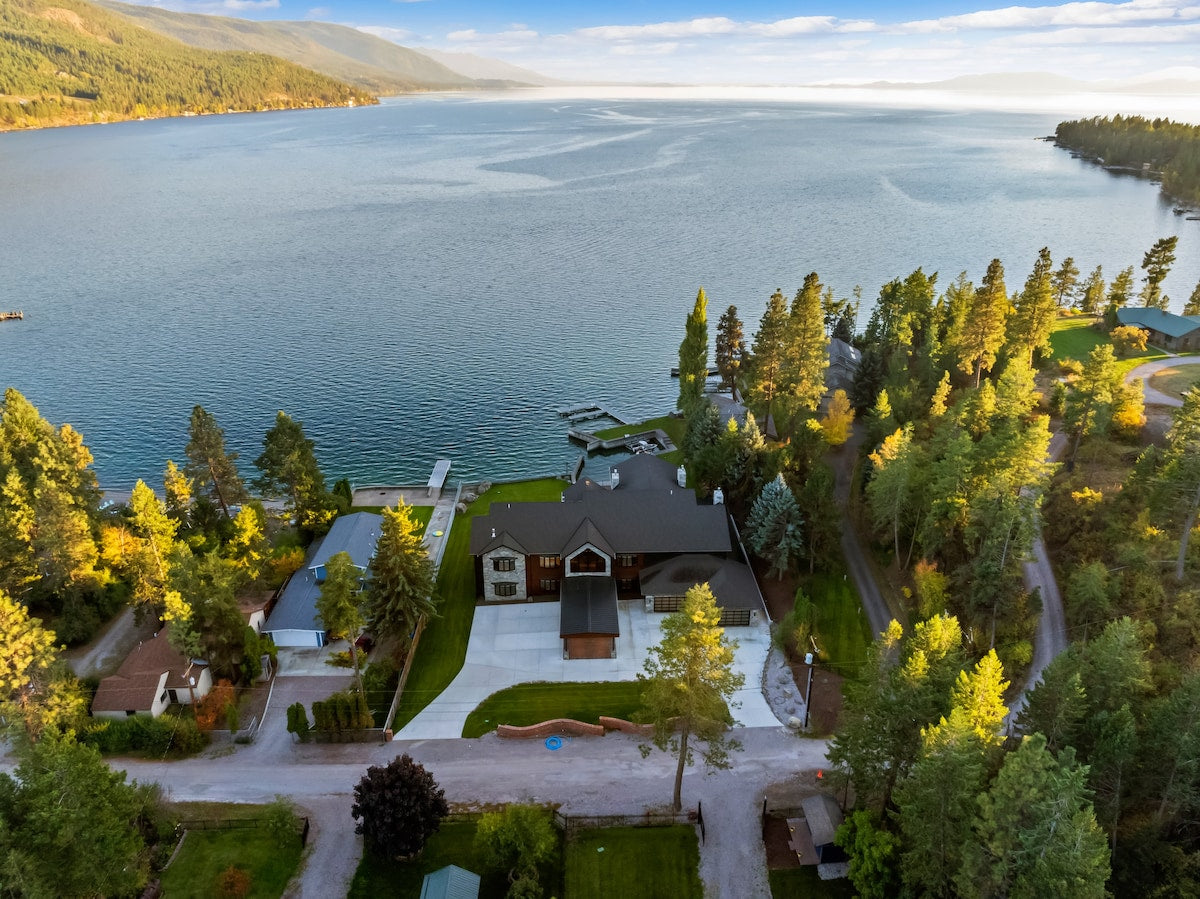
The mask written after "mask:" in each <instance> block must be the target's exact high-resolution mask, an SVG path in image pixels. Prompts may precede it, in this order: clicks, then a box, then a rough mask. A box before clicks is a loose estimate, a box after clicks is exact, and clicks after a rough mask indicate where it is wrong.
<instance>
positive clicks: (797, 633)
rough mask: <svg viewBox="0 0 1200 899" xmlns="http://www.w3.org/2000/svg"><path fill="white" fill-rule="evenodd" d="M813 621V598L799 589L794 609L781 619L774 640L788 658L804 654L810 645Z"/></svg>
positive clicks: (773, 636)
mask: <svg viewBox="0 0 1200 899" xmlns="http://www.w3.org/2000/svg"><path fill="white" fill-rule="evenodd" d="M812 622H813V605H812V600H810V599H809V598H808V595H807V594H806V593H805V592H804V591H803V590H797V591H796V599H795V601H794V602H793V604H792V610H791V611H790V612H788V613H787V614H786V615H784V616H783V617H782V618H780V619H779V623H778V624H777V625H775V633H774V634H773V635H772V640H774V642H775V645H776V646H778V647H779V648H780V649H781V650H783V652H784V654H785V655H787V657H788V658H790V659H796V658H800V657H802V656H803V655H804V647H805V646H807V645H808V638H809V635H810V634H812Z"/></svg>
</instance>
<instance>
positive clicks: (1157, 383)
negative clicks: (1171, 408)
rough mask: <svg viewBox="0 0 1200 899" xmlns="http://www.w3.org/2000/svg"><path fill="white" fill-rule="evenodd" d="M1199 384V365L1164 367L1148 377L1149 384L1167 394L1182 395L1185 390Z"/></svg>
mask: <svg viewBox="0 0 1200 899" xmlns="http://www.w3.org/2000/svg"><path fill="white" fill-rule="evenodd" d="M1197 384H1200V365H1180V366H1179V367H1177V368H1164V369H1163V370H1162V371H1160V372H1158V373H1157V374H1155V375H1153V376H1152V377H1151V378H1150V382H1149V386H1151V387H1153V388H1154V389H1155V390H1160V391H1162V392H1163V393H1165V394H1167V395H1168V396H1175V397H1182V396H1183V393H1184V391H1185V390H1190V389H1191V388H1192V387H1195V386H1196V385H1197Z"/></svg>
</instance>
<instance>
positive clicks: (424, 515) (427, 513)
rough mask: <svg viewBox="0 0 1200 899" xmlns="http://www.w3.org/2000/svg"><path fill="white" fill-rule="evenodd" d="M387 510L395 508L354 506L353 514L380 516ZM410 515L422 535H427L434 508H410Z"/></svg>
mask: <svg viewBox="0 0 1200 899" xmlns="http://www.w3.org/2000/svg"><path fill="white" fill-rule="evenodd" d="M385 508H395V507H394V506H393V507H389V506H354V507H353V508H352V509H351V510H350V511H351V512H374V513H375V514H376V515H378V514H380V513H381V512H382V511H383V510H384V509H385ZM408 509H409V514H410V515H411V516H412V520H413V521H415V522H417V524H419V525H421V533H422V534H424V533H425V528H426V527H428V525H429V519H431V518H432V517H433V506H409V507H408Z"/></svg>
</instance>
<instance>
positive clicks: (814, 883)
mask: <svg viewBox="0 0 1200 899" xmlns="http://www.w3.org/2000/svg"><path fill="white" fill-rule="evenodd" d="M768 876H769V878H770V883H771V896H772V899H843V897H844V899H853V897H854V896H855V892H854V887H853V886H851V885H850V881H849V880H846V879H845V878H842V879H841V880H822V879H821V878H820V877H818V876H817V866H816V865H809V866H807V867H804V868H775V869H773V870H772V871H770V872H768Z"/></svg>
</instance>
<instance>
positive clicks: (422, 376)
mask: <svg viewBox="0 0 1200 899" xmlns="http://www.w3.org/2000/svg"><path fill="white" fill-rule="evenodd" d="M1063 117H1065V116H1057V115H1052V114H1042V113H1034V114H1031V113H1021V114H1015V113H1001V112H952V111H945V110H941V111H935V110H929V111H920V110H889V109H878V108H868V107H862V106H858V107H851V108H837V107H833V106H827V105H813V104H807V105H806V104H799V103H770V102H750V101H745V102H735V101H719V102H701V101H666V100H657V101H636V100H620V101H604V100H591V99H589V100H573V101H572V100H562V99H554V100H547V99H539V98H537V97H536V96H535V97H518V98H510V99H503V100H495V99H487V100H484V99H479V98H470V97H450V98H447V97H426V98H419V99H404V100H392V101H388V102H385V103H384V104H383V105H382V106H379V107H374V108H364V109H354V110H321V111H304V112H284V113H269V114H261V115H243V116H224V117H213V118H193V119H176V120H163V121H151V122H133V123H126V124H121V125H111V126H105V127H92V128H72V129H61V130H51V131H42V132H31V133H25V134H7V135H0V265H2V266H3V271H4V281H3V283H4V291H3V295H2V298H0V306H2V307H5V308H22V309H24V310H25V312H26V316H27V317H26V320H25V321H24V322H19V323H4V324H0V385H12V386H15V387H16V388H17V389H19V390H20V391H22V392H23V393H24V394H25V395H26V396H28V397H29V398H30V400H32V401H33V402H34V403H35V404H37V405H38V406H39V407H40V408H41V410H42V412H43V414H44V415H46V416H47V417H48V418H49V419H50V420H52V421H54V422H61V421H69V422H72V423H73V424H74V425H75V426H76V427H78V428H79V429H80V430H81V431H82V432H83V434H84V436H85V438H86V440H87V441H88V444H89V445H90V446H91V448H92V451H93V452H94V454H95V456H96V469H97V471H98V473H99V475H100V479H101V482H102V483H104V484H105V485H107V486H111V487H118V486H128V485H130V484H132V482H133V481H134V480H135V479H136V478H138V477H143V478H145V479H146V480H147V481H149V482H151V483H153V484H157V483H158V482H159V481H160V477H161V475H160V473H161V471H162V468H163V465H164V463H165V460H166V459H167V458H175V459H180V458H181V457H182V455H183V447H184V445H185V443H186V440H187V421H188V415H189V412H190V410H191V407H192V406H193V404H195V403H201V404H203V405H204V406H205V407H207V408H208V409H209V410H210V411H211V412H213V413H214V414H215V415H216V416H217V418H218V420H219V421H220V422H221V424H222V425H223V426H224V427H225V430H226V434H227V441H228V443H229V444H230V445H231V446H232V447H233V448H235V449H237V450H240V451H241V453H242V456H243V461H244V462H245V463H246V466H245V468H246V471H247V473H250V465H249V461H250V460H252V459H253V458H254V457H255V456H256V455H257V454H258V452H259V450H260V445H261V440H262V434H263V432H264V431H265V430H266V429H267V428H268V427H269V426H270V424H271V423H272V420H273V418H274V415H275V412H276V410H278V409H285V410H287V411H288V412H289V413H291V414H292V415H294V416H295V417H297V418H299V419H300V420H302V421H303V422H304V425H305V428H306V429H307V431H308V433H309V435H310V436H312V437H314V438H315V439H316V440H317V443H318V454H319V456H320V458H321V460H322V463H323V465H324V467H325V468H326V471H327V473H329V474H331V475H333V476H335V477H337V476H348V477H350V478H351V479H352V480H353V481H355V482H356V483H360V484H362V483H370V482H396V481H412V480H422V481H423V480H424V478H425V477H426V476H427V475H428V472H429V470H430V468H431V467H432V464H433V462H434V460H435V459H437V458H439V457H450V458H452V459H453V460H454V473H453V475H452V480H453V479H454V477H456V476H457V477H462V478H470V477H481V476H486V477H495V478H500V477H513V476H519V475H527V474H539V473H554V472H558V471H562V470H565V468H566V467H567V466H568V464H569V463H570V462H572V461H573V460H574V459H575V458H577V456H578V454H579V451H578V450H577V449H575V448H574V447H573V446H572V445H570V444H569V443H568V442H567V440H566V436H565V424H564V422H563V420H562V419H560V418H558V416H557V415H556V414H555V412H554V408H555V407H556V406H559V405H564V404H570V403H575V402H578V401H585V400H596V401H600V402H603V403H605V404H607V405H609V406H610V407H611V408H613V409H614V410H616V411H618V412H621V413H624V414H626V415H628V416H631V417H635V418H636V417H643V416H650V415H654V414H661V413H662V412H663V411H665V410H666V409H668V408H669V407H671V406H672V405H673V403H674V398H675V391H676V385H675V383H674V382H673V381H671V380H670V379H669V378H668V377H667V371H668V369H669V368H670V366H671V365H673V364H675V362H676V353H677V348H678V344H679V341H680V339H681V338H682V336H683V319H684V317H685V315H686V314H687V312H688V311H689V309H690V307H691V303H692V300H693V299H694V297H695V293H696V288H697V287H698V286H700V285H703V286H704V287H705V289H706V290H707V292H708V295H709V317H710V323H711V325H710V330H715V323H716V319H717V317H718V316H719V315H720V312H721V311H722V310H723V309H724V308H725V307H726V306H727V305H729V304H731V303H733V304H736V305H737V306H738V307H739V309H740V310H741V312H742V316H743V318H744V319H745V320H746V323H747V331H748V332H751V331H753V330H754V327H755V326H756V324H757V320H758V318H759V316H760V315H761V313H762V310H763V308H764V307H765V304H766V300H767V297H768V296H769V295H770V293H771V292H772V291H773V290H774V289H775V288H776V287H781V288H783V290H784V291H785V292H786V293H788V294H791V293H792V292H794V291H795V289H796V288H797V287H798V286H799V284H800V282H801V281H802V279H803V276H804V274H805V273H807V272H809V271H811V270H814V269H815V270H816V271H818V272H819V273H820V275H821V277H822V279H823V280H824V281H825V282H826V283H827V284H830V285H832V286H833V287H834V289H835V290H836V291H837V292H838V293H839V294H842V295H847V294H849V293H850V291H851V290H852V289H853V287H854V286H855V285H862V287H863V291H864V295H865V296H866V297H867V298H868V299H869V298H871V297H873V296H875V295H876V294H877V293H878V290H879V287H880V285H881V284H883V283H884V282H886V281H887V280H889V279H891V278H893V277H895V276H903V275H905V274H907V273H908V272H910V271H911V270H913V269H914V268H916V267H917V266H924V267H925V269H926V270H927V271H931V270H932V271H938V272H940V273H941V283H942V284H945V283H946V282H947V281H949V280H951V279H952V278H953V277H955V276H956V275H957V274H958V273H959V272H960V271H963V270H965V271H967V272H968V273H969V275H970V276H971V277H972V278H973V279H975V280H976V281H978V279H979V277H980V276H981V275H982V273H983V271H984V269H985V268H986V266H987V263H988V261H989V260H990V259H991V258H992V257H993V256H999V257H1000V258H1001V259H1002V260H1003V261H1004V263H1005V266H1006V270H1007V273H1008V286H1009V288H1010V290H1011V289H1016V288H1019V287H1020V285H1021V284H1022V283H1023V282H1024V279H1025V277H1026V275H1027V273H1028V271H1029V269H1030V267H1031V266H1032V264H1033V262H1034V260H1035V258H1036V255H1037V251H1038V249H1039V248H1040V247H1042V246H1043V245H1048V246H1049V247H1050V248H1051V250H1052V252H1053V253H1054V258H1055V261H1056V263H1057V262H1058V261H1059V260H1060V259H1061V258H1062V257H1063V256H1066V255H1072V256H1074V257H1075V259H1076V260H1077V262H1078V265H1079V267H1080V269H1082V270H1083V271H1084V273H1086V272H1088V271H1089V270H1090V269H1091V268H1093V267H1094V266H1095V265H1097V264H1103V265H1104V269H1105V272H1106V274H1108V275H1109V276H1110V277H1111V276H1112V275H1113V274H1115V273H1116V271H1117V270H1118V269H1120V268H1122V267H1124V266H1126V265H1130V264H1134V265H1136V264H1138V263H1139V262H1140V261H1141V257H1142V253H1143V252H1144V251H1145V250H1146V249H1148V248H1149V246H1150V245H1151V244H1152V243H1153V241H1154V240H1155V239H1157V238H1158V237H1161V236H1163V235H1165V234H1174V233H1178V234H1179V235H1180V244H1179V262H1178V263H1177V264H1176V267H1175V270H1174V272H1173V273H1172V275H1171V277H1170V279H1169V281H1168V282H1167V285H1166V288H1167V292H1168V293H1169V294H1170V295H1171V296H1172V297H1174V298H1175V299H1176V303H1175V308H1176V310H1178V308H1179V307H1180V306H1181V305H1182V301H1183V300H1184V299H1185V298H1186V296H1187V295H1188V294H1189V293H1190V291H1191V289H1192V286H1193V285H1195V283H1196V281H1197V279H1198V278H1200V223H1197V222H1185V221H1183V220H1182V219H1181V218H1177V217H1176V216H1174V215H1172V213H1171V209H1170V205H1169V204H1168V203H1166V202H1165V201H1163V200H1161V199H1160V198H1159V196H1158V192H1157V187H1155V186H1154V185H1150V184H1147V183H1145V182H1139V181H1137V180H1134V179H1130V178H1118V177H1114V176H1111V175H1109V174H1107V173H1105V172H1103V171H1101V170H1098V169H1095V168H1093V167H1089V166H1088V165H1086V164H1084V163H1081V162H1078V161H1076V160H1073V159H1071V158H1070V156H1069V155H1068V154H1066V153H1065V152H1063V151H1060V150H1056V149H1054V147H1052V146H1051V145H1050V144H1048V143H1044V142H1039V141H1037V140H1035V139H1034V138H1036V137H1038V136H1040V135H1045V134H1048V133H1051V132H1052V131H1053V128H1054V124H1055V123H1056V122H1057V121H1058V120H1059V119H1060V118H1063ZM864 318H865V316H864ZM604 465H605V463H604V462H600V461H597V462H596V463H595V468H597V469H599V468H603V467H604Z"/></svg>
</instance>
